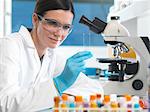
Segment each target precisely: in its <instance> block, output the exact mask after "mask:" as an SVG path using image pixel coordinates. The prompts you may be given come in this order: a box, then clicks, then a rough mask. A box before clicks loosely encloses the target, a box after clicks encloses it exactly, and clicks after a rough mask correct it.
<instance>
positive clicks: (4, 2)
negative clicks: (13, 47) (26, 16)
mask: <svg viewBox="0 0 150 112" xmlns="http://www.w3.org/2000/svg"><path fill="white" fill-rule="evenodd" d="M11 12H12V0H0V38H1V37H3V36H5V35H8V34H10V33H11V31H12V30H11V26H12V21H11Z"/></svg>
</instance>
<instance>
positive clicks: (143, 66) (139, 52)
mask: <svg viewBox="0 0 150 112" xmlns="http://www.w3.org/2000/svg"><path fill="white" fill-rule="evenodd" d="M111 19H112V20H111V21H110V22H109V23H105V22H103V21H102V20H100V19H98V18H96V17H95V19H94V20H93V21H90V20H88V19H87V18H86V17H85V16H82V17H81V19H80V21H79V22H80V23H82V24H85V25H87V26H88V27H89V29H90V30H91V31H93V32H95V33H97V34H102V35H103V39H104V42H105V44H107V45H110V46H112V51H113V52H112V55H111V56H110V58H98V59H97V60H98V61H99V62H100V63H104V64H105V63H110V64H109V66H108V71H109V72H111V75H110V77H109V81H107V84H105V86H104V91H105V94H111V93H116V94H118V95H123V94H127V93H128V94H131V95H138V96H140V97H143V98H145V99H147V97H148V80H147V79H148V77H150V74H149V73H150V69H148V66H149V63H150V48H149V46H150V42H149V39H148V37H132V36H130V34H129V32H128V30H127V29H126V28H125V27H124V26H123V25H121V24H120V23H119V21H118V19H119V17H118V16H117V17H116V16H115V17H111Z"/></svg>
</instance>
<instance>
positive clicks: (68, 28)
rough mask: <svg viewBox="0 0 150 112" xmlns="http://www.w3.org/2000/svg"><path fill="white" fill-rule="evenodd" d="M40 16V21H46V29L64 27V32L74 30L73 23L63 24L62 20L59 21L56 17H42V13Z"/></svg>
mask: <svg viewBox="0 0 150 112" xmlns="http://www.w3.org/2000/svg"><path fill="white" fill-rule="evenodd" d="M37 16H38V18H39V20H40V21H43V22H44V23H45V27H46V29H48V30H49V29H50V28H52V27H53V28H57V29H58V28H62V29H63V31H64V32H67V33H70V32H71V31H72V28H73V25H71V24H64V25H63V24H61V23H60V22H58V21H57V20H55V19H45V18H44V17H42V16H41V15H38V14H37Z"/></svg>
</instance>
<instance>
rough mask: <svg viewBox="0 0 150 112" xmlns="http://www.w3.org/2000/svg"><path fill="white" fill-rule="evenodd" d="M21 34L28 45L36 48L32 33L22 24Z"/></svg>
mask: <svg viewBox="0 0 150 112" xmlns="http://www.w3.org/2000/svg"><path fill="white" fill-rule="evenodd" d="M19 34H20V35H21V36H22V37H23V39H24V40H25V42H26V44H27V46H28V47H31V48H35V45H34V42H33V40H32V37H31V34H30V32H29V31H28V29H27V28H26V27H24V26H21V27H20V30H19Z"/></svg>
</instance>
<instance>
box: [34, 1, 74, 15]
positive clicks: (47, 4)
mask: <svg viewBox="0 0 150 112" xmlns="http://www.w3.org/2000/svg"><path fill="white" fill-rule="evenodd" d="M58 9H62V10H70V11H71V12H72V13H73V15H74V16H75V14H74V7H73V2H72V0H37V2H36V6H35V9H34V13H37V14H39V15H41V16H44V14H45V13H46V11H49V10H58Z"/></svg>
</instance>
